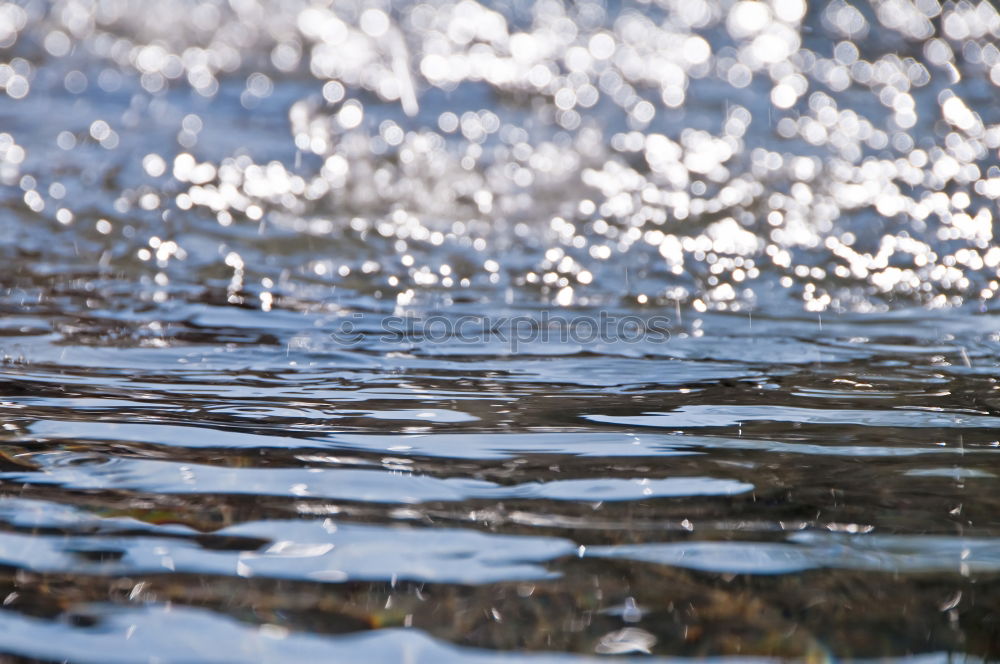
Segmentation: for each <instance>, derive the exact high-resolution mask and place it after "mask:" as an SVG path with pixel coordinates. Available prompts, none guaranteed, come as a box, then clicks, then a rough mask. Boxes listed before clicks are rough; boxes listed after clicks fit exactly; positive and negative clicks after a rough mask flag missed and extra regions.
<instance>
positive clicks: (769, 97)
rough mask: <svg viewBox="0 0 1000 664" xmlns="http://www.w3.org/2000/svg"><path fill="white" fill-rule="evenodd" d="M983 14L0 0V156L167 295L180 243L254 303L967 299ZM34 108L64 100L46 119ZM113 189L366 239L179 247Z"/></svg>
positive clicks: (977, 190) (789, 7) (973, 258)
mask: <svg viewBox="0 0 1000 664" xmlns="http://www.w3.org/2000/svg"><path fill="white" fill-rule="evenodd" d="M998 26H1000V15H998V14H997V10H996V9H995V8H994V7H993V6H992V5H990V4H989V3H981V4H980V5H975V6H973V5H964V4H959V5H939V4H938V3H936V2H910V0H891V1H886V2H878V3H874V4H873V5H868V4H866V3H848V2H845V1H844V0H838V2H832V3H825V4H822V5H813V6H808V5H807V4H806V3H805V2H804V1H803V0H771V1H770V2H758V1H756V0H738V1H735V2H732V1H729V2H725V3H708V2H701V1H695V2H687V1H685V2H680V1H673V0H661V2H658V3H654V4H651V5H647V6H644V7H643V9H642V10H641V11H640V10H638V9H637V8H634V7H629V8H623V7H619V6H617V5H614V4H613V5H609V6H605V5H603V4H601V3H596V2H583V3H574V4H573V5H568V6H563V5H562V4H561V3H558V2H542V3H532V4H525V3H506V2H500V3H495V4H492V5H490V4H479V3H476V2H474V1H472V0H463V1H462V2H458V3H435V4H433V5H432V4H422V3H400V4H398V5H394V6H391V7H378V6H369V5H364V4H338V5H336V6H335V7H323V6H319V5H311V4H307V3H297V2H294V3H284V4H282V5H281V7H280V8H278V9H275V8H273V7H270V6H267V7H265V5H264V4H259V3H257V2H254V1H252V0H247V1H246V2H240V3H236V4H232V5H229V4H225V3H212V2H205V3H199V4H196V5H192V7H191V10H190V11H176V10H173V9H171V8H168V7H158V8H154V9H150V8H148V7H146V6H145V3H137V2H124V1H123V2H118V3H111V4H108V5H102V6H101V9H100V10H94V9H84V8H82V6H77V5H75V4H73V3H69V2H56V3H51V5H50V6H44V7H43V6H41V5H30V6H28V7H27V8H22V7H21V6H19V5H14V4H5V5H3V11H2V12H0V44H3V45H4V46H6V47H8V53H9V56H10V57H9V60H8V61H7V62H4V63H0V86H2V88H3V90H4V92H3V94H5V95H6V96H7V97H9V98H10V99H11V100H12V101H13V102H16V103H12V104H8V105H7V109H8V110H6V111H4V112H3V113H4V115H5V116H8V117H10V118H11V120H12V122H11V123H10V124H9V126H10V127H11V129H10V130H9V132H8V133H4V134H2V135H0V178H2V179H3V181H4V182H5V183H7V184H12V185H19V188H20V190H21V191H20V192H19V193H18V195H17V198H18V199H20V200H19V203H18V205H19V206H21V207H22V209H23V210H24V211H25V213H26V214H30V215H38V216H41V217H43V218H46V219H50V220H52V221H53V222H55V223H56V224H57V226H61V227H69V228H68V230H69V231H70V232H75V233H83V232H84V231H83V230H82V229H80V226H81V225H83V224H86V225H87V226H88V227H90V228H94V229H96V234H97V235H98V236H102V237H103V239H102V237H98V238H96V241H98V242H103V243H108V242H122V241H123V237H122V236H123V235H125V236H126V237H125V238H124V241H125V242H126V243H127V244H129V245H132V252H130V253H132V254H133V255H134V256H136V257H138V259H139V260H140V262H141V263H143V264H145V265H147V266H148V267H149V269H150V270H152V271H153V272H155V273H156V274H155V275H153V276H155V285H156V286H158V287H159V288H161V289H162V291H163V294H162V295H160V296H158V297H160V299H161V300H163V299H165V298H167V297H168V293H169V292H171V290H172V289H173V288H176V287H178V286H183V282H184V276H183V271H182V270H181V269H180V268H178V267H176V264H177V263H178V262H182V261H184V260H189V259H190V260H193V261H194V262H198V263H201V262H203V261H208V260H211V261H212V262H213V264H214V266H219V267H220V268H223V269H225V270H227V271H229V272H230V276H231V279H230V280H229V287H228V288H229V291H230V292H229V298H230V299H231V300H233V302H243V301H246V300H247V298H250V301H252V302H253V303H254V305H255V306H258V307H260V308H262V309H264V310H265V311H270V310H272V309H273V308H275V307H281V306H288V305H291V304H292V301H293V299H294V300H302V299H305V300H306V301H308V300H310V299H312V298H314V297H315V296H314V295H312V294H310V283H311V282H314V281H315V282H320V283H326V284H339V285H340V286H341V287H342V288H346V289H352V288H363V289H364V290H368V289H377V290H378V291H379V292H380V294H381V295H382V296H383V297H386V296H387V297H392V298H395V299H396V301H397V303H398V304H399V305H400V306H409V305H410V304H415V303H421V302H426V301H428V299H430V298H432V297H435V296H434V295H432V294H434V293H440V292H444V293H461V292H463V291H466V290H468V289H485V290H486V292H496V291H498V290H501V289H503V290H506V289H514V290H515V291H517V292H519V293H525V294H531V295H532V296H535V295H537V296H541V297H542V298H543V299H544V300H546V301H547V302H550V303H552V304H555V305H557V306H569V305H578V304H581V303H582V304H586V303H588V302H590V303H594V302H597V301H600V300H601V298H607V297H608V296H609V295H610V294H611V293H615V292H619V291H620V288H619V286H618V284H619V283H620V282H621V278H622V275H623V272H624V271H626V270H627V268H628V267H632V266H635V269H634V270H633V271H632V272H631V274H628V275H626V276H625V278H626V290H627V295H628V296H629V298H634V299H632V300H631V301H632V302H634V303H636V304H639V305H645V304H655V303H673V302H678V303H687V304H690V305H691V306H693V307H694V308H695V309H696V310H697V311H699V312H703V311H706V310H708V309H732V310H739V309H743V308H745V307H746V306H748V305H752V304H754V302H755V301H757V300H760V299H764V298H766V297H767V295H766V291H768V290H771V289H773V288H778V289H781V288H785V289H788V291H789V293H790V294H791V295H792V296H793V297H794V298H795V299H798V300H799V301H801V303H802V305H804V306H805V308H806V309H808V310H811V311H817V312H820V311H825V310H827V309H831V308H832V309H840V308H843V307H846V308H856V309H862V310H864V309H866V308H871V307H872V306H878V305H879V302H880V299H881V298H882V297H889V296H892V297H894V298H896V299H900V298H902V300H903V301H907V302H912V301H914V300H918V301H922V302H925V303H930V304H932V305H934V306H947V305H950V304H955V303H959V302H961V301H962V300H963V299H979V298H981V299H984V300H989V299H991V298H992V296H993V293H994V291H995V290H996V289H997V286H996V283H997V282H996V276H997V274H996V272H997V269H998V267H1000V251H998V250H997V249H995V248H991V246H990V242H991V239H992V216H993V213H992V207H993V201H995V200H996V199H997V198H998V197H1000V170H998V160H997V158H996V152H995V151H996V149H997V148H998V147H1000V125H997V124H996V123H997V121H998V120H1000V118H998V117H996V114H995V110H993V109H994V108H995V105H992V104H989V103H984V102H986V101H988V100H990V99H992V94H991V93H990V90H992V89H994V87H995V86H996V85H998V84H1000V52H998V51H997V49H996V47H995V45H994V42H995V41H996V39H997V38H998V37H1000V35H998V34H997V33H1000V27H998ZM116 99H117V100H118V101H114V100H116ZM46 100H48V101H46ZM53 101H57V102H58V103H59V104H60V105H63V106H66V105H68V106H71V107H73V108H75V109H78V112H76V113H73V114H72V115H71V116H69V117H64V116H63V115H60V116H59V118H60V121H61V122H64V123H65V124H66V126H65V127H62V128H60V127H52V126H48V124H49V123H50V122H53V121H54V120H55V118H54V117H53V118H52V119H50V118H48V117H46V115H47V114H46V113H45V112H44V109H45V108H46V104H47V103H51V102H53ZM22 110H23V111H24V112H26V113H27V114H28V115H24V114H23V113H22V112H21V111H22ZM27 117H41V118H44V119H43V121H42V123H41V124H39V125H37V126H32V125H31V124H30V123H25V122H24V119H25V118H27ZM150 119H152V121H150ZM289 124H290V129H291V136H290V137H289V136H288V135H287V134H286V133H285V132H287V128H288V125H289ZM42 128H44V130H45V131H44V132H42V131H41V129H42ZM43 133H44V134H45V136H44V140H42V139H43V135H42V134H43ZM146 135H148V136H150V137H152V136H153V135H157V140H156V141H151V140H145V138H144V136H146ZM164 139H165V140H164ZM85 155H86V157H85ZM85 158H86V159H87V160H88V161H90V162H92V161H93V160H94V159H97V160H98V161H99V162H105V167H107V168H111V167H114V168H120V167H122V166H126V165H127V167H128V168H127V169H126V170H127V171H128V174H127V175H123V176H122V177H123V178H124V180H126V181H130V182H134V184H130V185H129V188H128V189H127V190H125V191H124V192H120V194H121V195H115V196H111V197H109V195H108V193H104V194H103V200H102V199H101V197H100V196H98V197H96V198H97V200H96V201H95V203H96V205H97V207H98V208H99V209H101V208H103V209H102V210H101V212H102V214H100V215H99V216H98V218H97V219H90V218H89V217H90V216H91V215H92V214H93V213H92V212H86V211H85V208H84V207H82V203H83V201H84V200H87V199H88V198H92V197H93V196H92V194H90V195H88V194H87V193H86V192H81V195H80V196H77V195H76V194H77V190H78V189H80V186H79V185H78V184H76V183H74V182H73V177H72V176H68V177H65V178H61V179H59V180H56V179H55V178H53V177H52V175H51V174H50V173H47V172H46V166H45V165H46V164H47V163H51V162H52V160H54V159H58V160H62V161H67V160H68V162H69V163H71V164H73V163H76V162H80V161H81V160H83V159H85ZM119 162H120V163H119ZM79 165H80V166H82V164H79ZM140 167H141V168H140ZM71 170H72V169H71ZM84 189H86V187H84ZM341 210H345V211H347V210H349V212H345V213H342V212H340V211H341ZM81 214H83V216H84V217H87V219H86V220H84V219H81V218H80V216H81ZM122 214H134V215H136V216H138V217H140V218H142V217H146V218H149V219H153V218H158V217H162V216H163V215H167V216H168V217H170V216H172V215H177V214H181V215H184V216H185V217H191V216H192V215H196V216H197V217H198V218H202V219H204V220H205V221H206V222H209V223H211V224H215V226H214V228H213V226H209V225H206V226H205V227H203V228H202V229H201V230H200V231H199V233H200V234H206V233H207V234H210V235H211V234H216V233H220V232H223V233H224V231H223V230H222V229H226V228H230V227H233V228H234V230H235V229H236V228H245V229H246V230H247V231H249V230H250V229H251V228H255V227H259V234H260V235H261V240H265V239H267V238H268V237H271V238H274V237H280V236H283V235H286V234H289V233H291V234H294V235H297V236H303V235H304V236H307V237H319V238H327V237H329V238H339V237H350V238H357V239H358V240H360V241H361V242H362V243H364V244H367V245H370V250H368V251H362V252H358V253H357V254H355V255H353V256H350V255H348V256H336V257H333V258H331V257H329V256H321V255H315V254H314V255H309V256H298V258H299V259H304V260H298V261H297V262H296V263H295V264H294V270H293V272H292V274H289V275H287V276H286V277H285V278H284V280H283V283H280V282H281V281H282V280H281V279H279V278H278V277H279V276H280V274H281V270H280V269H278V270H277V271H271V270H267V269H264V267H263V261H261V260H260V259H259V257H258V256H256V251H255V250H254V248H253V247H252V246H247V245H243V246H239V245H237V246H234V247H232V248H231V249H230V250H229V251H227V252H225V253H223V254H222V255H215V256H212V257H211V258H209V257H208V256H207V255H204V256H195V255H194V253H195V252H199V251H200V249H201V248H200V247H199V240H198V238H196V237H195V238H192V237H188V238H187V239H186V240H185V239H184V238H180V237H161V234H156V233H154V232H152V230H151V229H150V230H143V231H142V232H140V233H134V232H133V233H132V234H131V235H129V232H128V231H126V229H125V228H124V227H123V224H122V223H121V222H119V221H116V220H115V219H113V217H114V216H115V215H122ZM495 221H500V222H502V223H501V224H499V225H498V224H497V223H494V222H495ZM234 225H235V226H234ZM230 232H231V231H230ZM272 246H273V243H272ZM275 267H278V266H275ZM284 267H286V268H287V266H284ZM359 281H360V282H364V284H365V285H364V286H361V285H360V284H359V283H358V282H359ZM765 286H766V287H765ZM859 286H863V287H864V289H865V290H867V294H865V295H862V293H861V290H859V289H858V288H857V287H859ZM290 295H294V297H292V298H290V297H289V296H290ZM873 295H874V296H875V297H874V299H872V296H873Z"/></svg>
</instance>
